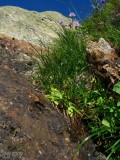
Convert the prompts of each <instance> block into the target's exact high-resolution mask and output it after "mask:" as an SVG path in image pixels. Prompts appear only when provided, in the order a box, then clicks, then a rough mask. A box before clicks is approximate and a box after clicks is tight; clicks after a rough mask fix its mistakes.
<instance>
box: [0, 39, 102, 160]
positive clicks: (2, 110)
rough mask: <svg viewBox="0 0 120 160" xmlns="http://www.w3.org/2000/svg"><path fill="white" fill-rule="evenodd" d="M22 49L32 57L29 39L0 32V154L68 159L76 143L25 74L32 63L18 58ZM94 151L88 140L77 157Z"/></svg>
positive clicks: (44, 159)
mask: <svg viewBox="0 0 120 160" xmlns="http://www.w3.org/2000/svg"><path fill="white" fill-rule="evenodd" d="M39 49H40V50H41V48H39ZM21 53H23V54H26V53H27V54H28V56H29V57H30V58H31V61H33V58H32V57H33V56H34V55H32V53H33V52H32V48H31V46H29V44H28V43H26V42H24V41H18V40H16V39H11V38H8V37H4V36H1V38H0V158H1V159H4V158H5V157H6V156H8V158H9V159H22V160H25V159H26V160H29V159H30V160H34V159H40V160H62V159H63V160H71V159H72V157H73V153H74V151H75V149H76V147H77V145H78V144H79V143H78V141H75V138H71V136H70V133H69V130H68V125H67V122H66V121H65V119H64V117H63V116H62V115H61V114H60V113H59V112H58V111H57V110H56V108H54V107H53V106H52V104H51V103H50V101H49V100H47V99H46V98H45V96H44V94H42V91H41V90H39V89H38V87H37V86H35V85H33V84H32V83H30V81H29V79H28V78H27V77H26V76H25V75H24V74H25V72H26V71H29V70H32V67H33V65H29V64H28V63H26V61H20V60H19V58H18V55H19V54H21ZM73 135H74V133H73ZM74 136H75V135H74ZM81 138H82V139H83V135H81ZM94 151H95V147H94V145H93V144H92V143H91V142H89V143H88V144H87V145H85V147H84V148H83V149H82V150H81V151H80V153H79V154H78V155H77V157H76V160H77V159H79V160H86V159H91V160H92V159H93V160H95V157H94V156H93V152H94ZM102 159H104V158H102Z"/></svg>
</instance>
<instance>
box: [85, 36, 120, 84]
mask: <svg viewBox="0 0 120 160" xmlns="http://www.w3.org/2000/svg"><path fill="white" fill-rule="evenodd" d="M86 50H87V52H88V54H89V61H90V63H92V64H93V66H94V67H93V68H94V71H95V72H96V73H97V74H99V75H100V76H102V77H103V78H106V79H108V81H109V83H112V84H114V83H115V82H116V80H117V81H120V72H119V70H120V57H119V56H118V55H117V54H116V53H115V50H114V49H113V48H112V47H111V46H110V45H109V44H108V43H107V42H106V41H105V40H104V39H103V38H100V39H99V41H98V43H97V42H93V41H89V42H88V44H87V48H86Z"/></svg>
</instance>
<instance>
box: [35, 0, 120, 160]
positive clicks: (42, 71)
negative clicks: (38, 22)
mask: <svg viewBox="0 0 120 160" xmlns="http://www.w3.org/2000/svg"><path fill="white" fill-rule="evenodd" d="M93 5H94V9H95V10H94V11H95V12H94V13H93V14H92V15H91V16H90V18H89V19H87V20H86V21H85V22H84V23H83V24H82V26H80V27H79V25H78V23H77V26H74V24H75V23H74V17H75V14H73V13H72V14H70V16H71V15H72V17H71V25H68V26H69V27H67V28H66V27H65V26H64V23H63V22H61V25H62V28H61V32H59V33H58V36H59V38H58V39H56V40H55V42H54V43H53V45H52V46H50V47H49V48H47V49H46V54H41V55H39V63H38V65H37V68H36V76H35V80H36V82H37V83H39V84H40V85H41V86H42V87H43V89H44V90H45V92H46V95H47V97H48V98H49V99H51V100H52V101H53V102H54V104H55V105H56V106H59V107H60V108H62V109H64V110H66V111H67V113H68V116H70V117H72V116H74V114H75V113H77V114H78V116H79V117H81V120H83V121H84V120H85V121H86V122H87V126H88V129H89V131H90V136H89V137H87V139H85V140H84V141H83V142H85V141H86V140H88V139H89V138H92V137H94V140H95V142H97V141H98V142H101V144H98V148H99V149H101V150H100V151H102V152H103V153H104V154H106V155H107V159H109V160H114V159H119V158H120V157H119V156H120V155H119V151H120V126H119V124H120V82H118V83H117V84H116V85H115V86H114V87H113V90H110V89H109V88H108V87H106V86H105V84H104V81H103V80H102V79H101V78H100V77H98V76H96V75H95V73H94V72H93V71H92V69H91V68H90V67H89V61H88V59H89V57H88V55H87V53H86V38H84V37H86V36H89V38H91V39H93V40H98V39H99V38H100V37H103V38H105V39H106V40H108V41H109V42H110V43H112V44H113V46H114V47H115V48H117V49H119V50H120V44H119V43H120V15H119V14H120V13H119V9H120V3H119V1H117V0H114V1H112V0H110V1H108V2H106V1H105V0H101V1H100V2H99V1H97V0H94V1H93ZM113 18H114V19H113ZM81 144H83V143H81ZM81 144H80V146H79V147H78V149H80V147H81V146H82V145H81Z"/></svg>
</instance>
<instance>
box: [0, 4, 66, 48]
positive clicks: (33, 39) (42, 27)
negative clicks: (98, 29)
mask: <svg viewBox="0 0 120 160" xmlns="http://www.w3.org/2000/svg"><path fill="white" fill-rule="evenodd" d="M61 19H62V20H65V21H68V18H66V17H65V16H63V15H62V14H60V13H58V12H53V11H46V12H40V13H39V12H35V11H27V10H25V9H22V8H19V7H13V6H6V7H0V34H4V35H7V36H10V37H14V38H17V39H19V40H25V41H28V42H30V43H33V44H37V45H41V44H42V43H47V44H48V43H49V41H51V40H52V39H53V38H55V37H57V34H56V31H57V30H58V29H59V25H58V22H59V21H60V20H61Z"/></svg>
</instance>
